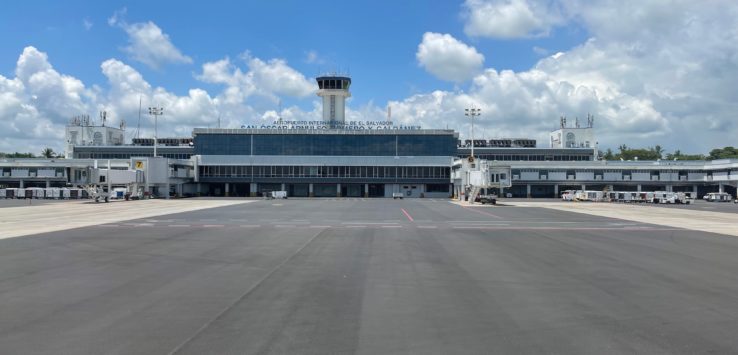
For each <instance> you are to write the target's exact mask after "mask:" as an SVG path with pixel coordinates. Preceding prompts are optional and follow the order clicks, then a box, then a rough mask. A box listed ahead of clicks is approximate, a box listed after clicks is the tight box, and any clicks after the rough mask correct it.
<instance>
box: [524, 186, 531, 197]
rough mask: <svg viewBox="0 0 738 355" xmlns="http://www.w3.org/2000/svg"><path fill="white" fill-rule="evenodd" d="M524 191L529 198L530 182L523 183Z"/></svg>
mask: <svg viewBox="0 0 738 355" xmlns="http://www.w3.org/2000/svg"><path fill="white" fill-rule="evenodd" d="M525 193H526V196H528V198H530V184H528V185H525Z"/></svg>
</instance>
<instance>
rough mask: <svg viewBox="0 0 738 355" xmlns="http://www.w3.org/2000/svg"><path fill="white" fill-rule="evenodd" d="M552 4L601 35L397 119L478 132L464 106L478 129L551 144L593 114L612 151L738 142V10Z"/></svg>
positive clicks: (409, 107)
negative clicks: (555, 131)
mask: <svg viewBox="0 0 738 355" xmlns="http://www.w3.org/2000/svg"><path fill="white" fill-rule="evenodd" d="M467 4H469V3H467ZM530 4H533V2H530ZM538 4H540V3H538ZM547 4H548V3H547ZM548 6H552V7H555V8H560V9H562V13H565V14H566V18H567V19H569V21H575V22H576V25H578V26H583V27H584V28H585V29H586V30H587V31H588V33H590V34H591V35H592V38H591V39H589V40H588V41H587V42H585V43H583V44H581V45H579V46H576V47H574V48H572V49H571V50H568V51H565V52H558V53H556V54H553V55H551V56H549V57H546V58H543V59H541V60H540V61H539V62H538V63H537V64H536V65H535V66H533V67H532V68H530V69H529V70H524V71H519V72H513V71H507V70H495V69H491V68H490V69H487V70H485V71H484V73H483V74H481V75H477V76H476V77H475V78H474V80H473V83H472V85H471V86H470V87H468V88H466V89H464V90H459V91H453V92H449V91H435V92H429V93H425V94H418V95H414V96H411V97H410V98H407V99H403V100H397V101H395V102H392V103H391V105H392V106H393V108H392V110H393V115H394V116H395V117H398V118H400V119H401V120H403V121H405V122H407V123H416V124H417V123H421V124H422V125H424V126H429V127H439V126H440V127H445V125H446V123H447V122H448V123H449V127H459V130H460V132H461V134H462V135H468V132H469V125H468V122H467V120H465V117H464V116H463V111H462V109H463V108H464V107H466V106H469V105H470V104H471V103H474V104H476V105H479V106H482V107H483V108H484V110H483V112H484V113H483V116H482V119H481V120H480V122H479V123H478V124H479V125H480V126H481V127H484V128H486V131H487V132H494V133H493V134H494V135H496V136H533V137H534V138H538V139H539V142H546V141H547V138H546V136H547V134H548V131H549V130H550V129H551V128H553V127H554V125H555V124H556V123H557V118H558V116H559V115H567V116H569V117H570V118H573V117H574V116H579V117H583V116H586V114H587V113H592V114H594V115H595V117H596V118H595V128H596V132H597V136H598V140H599V141H600V143H602V144H603V145H604V146H605V147H607V146H609V147H617V146H618V145H620V144H623V143H625V144H628V145H631V146H648V145H654V144H661V145H662V146H665V147H667V148H668V149H681V150H682V151H695V152H703V153H704V152H707V151H709V149H711V148H714V147H717V146H725V145H731V144H732V145H735V143H734V142H735V137H736V136H738V121H736V120H735V112H736V104H735V102H738V92H736V91H735V90H734V89H733V87H734V83H733V81H734V80H733V78H735V77H738V43H736V42H735V40H734V39H735V38H736V37H738V25H737V24H736V22H735V20H734V19H735V18H736V16H738V4H737V3H735V2H731V1H727V0H725V1H717V2H716V3H715V4H714V6H704V5H703V4H700V3H693V2H679V1H677V2H674V1H654V2H636V1H617V2H615V1H606V0H603V1H584V0H562V1H559V2H556V3H550V4H548ZM464 11H466V10H464ZM532 12H533V13H534V14H535V13H536V11H532ZM614 18H617V19H618V20H617V21H613V20H612V19H614ZM467 21H473V18H472V17H468V18H467ZM467 26H470V23H469V22H468V23H467ZM547 28H549V27H547ZM536 31H540V29H539V30H534V31H533V32H532V33H535V32H536ZM530 34H531V31H530V30H526V35H530Z"/></svg>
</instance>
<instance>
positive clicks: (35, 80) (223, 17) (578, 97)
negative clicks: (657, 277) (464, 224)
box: [0, 0, 738, 152]
mask: <svg viewBox="0 0 738 355" xmlns="http://www.w3.org/2000/svg"><path fill="white" fill-rule="evenodd" d="M711 5H712V6H703V5H701V3H699V2H693V1H687V0H652V1H647V2H644V1H638V0H623V1H611V0H464V1H427V2H420V1H362V2H356V1H252V2H245V3H242V2H225V1H217V0H216V1H207V2H199V3H193V2H175V1H167V2H163V1H158V2H147V1H64V2H59V1H25V2H20V1H13V2H7V3H5V4H4V6H3V11H2V12H0V31H1V32H0V33H3V35H2V37H1V38H0V121H1V122H2V123H3V124H4V127H6V128H7V129H5V130H2V131H0V151H8V150H13V151H14V150H30V151H36V150H39V148H43V147H44V146H52V147H55V148H56V149H57V150H59V149H61V147H62V146H63V144H62V143H63V142H62V141H63V128H64V125H65V124H66V122H67V120H68V119H69V118H70V117H71V116H74V115H79V114H88V115H91V116H92V117H96V116H97V114H98V111H102V110H105V111H107V112H108V113H109V116H110V117H112V121H113V122H114V123H117V122H120V121H122V120H126V121H127V123H128V125H129V127H130V126H131V125H132V123H133V121H135V120H136V119H137V118H136V117H137V115H138V102H139V99H141V101H142V102H143V106H144V107H146V106H149V105H160V106H163V107H165V111H166V114H165V116H163V117H162V119H160V121H159V123H160V126H159V130H160V132H164V133H163V134H166V135H170V136H186V135H189V134H190V133H191V130H192V128H194V127H202V126H213V125H215V122H217V118H218V117H221V118H222V122H223V126H225V127H239V126H240V125H242V124H254V123H259V122H268V121H270V120H272V119H274V118H276V117H278V116H282V117H285V118H288V119H319V117H320V113H319V109H320V108H319V104H318V100H317V97H316V96H315V93H314V90H315V89H316V85H315V83H314V79H313V78H314V77H315V76H316V75H318V74H319V73H321V72H327V71H333V70H343V71H350V74H351V76H352V78H353V85H352V94H353V97H352V98H351V100H350V101H349V104H348V115H349V117H350V119H355V120H378V119H382V118H384V116H385V114H386V107H387V106H391V107H392V113H393V119H394V120H395V121H396V122H397V123H401V124H412V125H421V126H423V127H426V128H443V127H449V128H454V129H456V130H458V131H459V133H460V134H461V136H462V138H465V137H466V136H468V132H469V122H468V120H467V119H466V118H465V117H464V115H463V110H464V108H466V107H469V106H472V105H474V106H476V107H481V108H482V109H483V115H482V117H480V120H479V122H478V123H477V124H476V126H477V127H478V129H479V132H481V134H483V135H484V136H485V138H492V137H511V136H512V137H528V138H535V139H538V142H539V146H547V142H548V133H549V131H550V130H551V128H553V127H554V126H555V125H556V124H557V123H558V118H559V117H560V116H567V117H585V116H586V115H587V114H593V115H594V116H595V129H596V135H597V139H598V142H599V144H600V146H601V147H602V148H603V149H605V148H608V147H609V148H616V147H617V146H619V145H620V144H627V145H629V146H636V147H638V146H641V147H647V146H652V145H655V144H660V145H661V146H663V147H666V149H667V150H674V149H681V150H682V152H706V151H708V150H709V149H711V148H714V147H718V146H726V145H738V142H736V141H735V137H736V136H738V120H736V116H735V112H738V107H736V102H738V92H737V91H736V90H735V89H734V78H735V77H738V59H736V58H738V44H737V42H736V41H735V38H736V36H738V20H736V19H738V3H736V2H735V1H731V0H714V1H713V2H711ZM279 102H281V103H282V105H281V107H282V111H280V112H276V111H277V109H278V107H279V105H278V103H279ZM152 126H153V125H152V122H151V120H150V119H148V117H144V119H143V120H142V121H141V130H142V135H150V134H151V131H152V128H153V127H152Z"/></svg>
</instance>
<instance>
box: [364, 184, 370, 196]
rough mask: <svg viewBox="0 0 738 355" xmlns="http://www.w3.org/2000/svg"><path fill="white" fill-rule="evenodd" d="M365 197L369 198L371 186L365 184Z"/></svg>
mask: <svg viewBox="0 0 738 355" xmlns="http://www.w3.org/2000/svg"><path fill="white" fill-rule="evenodd" d="M364 197H369V184H364Z"/></svg>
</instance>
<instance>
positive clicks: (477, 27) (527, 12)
mask: <svg viewBox="0 0 738 355" xmlns="http://www.w3.org/2000/svg"><path fill="white" fill-rule="evenodd" d="M555 5H556V4H555V3H554V2H552V1H547V0H543V1H529V0H467V1H466V2H465V3H464V12H463V16H464V17H465V18H466V19H467V22H466V24H465V26H464V32H465V33H466V34H467V35H469V36H478V37H493V38H520V37H541V36H546V35H548V34H549V32H550V31H551V28H552V27H554V26H556V25H559V24H561V23H562V22H563V18H562V16H561V14H560V11H559V8H558V7H557V6H555Z"/></svg>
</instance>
